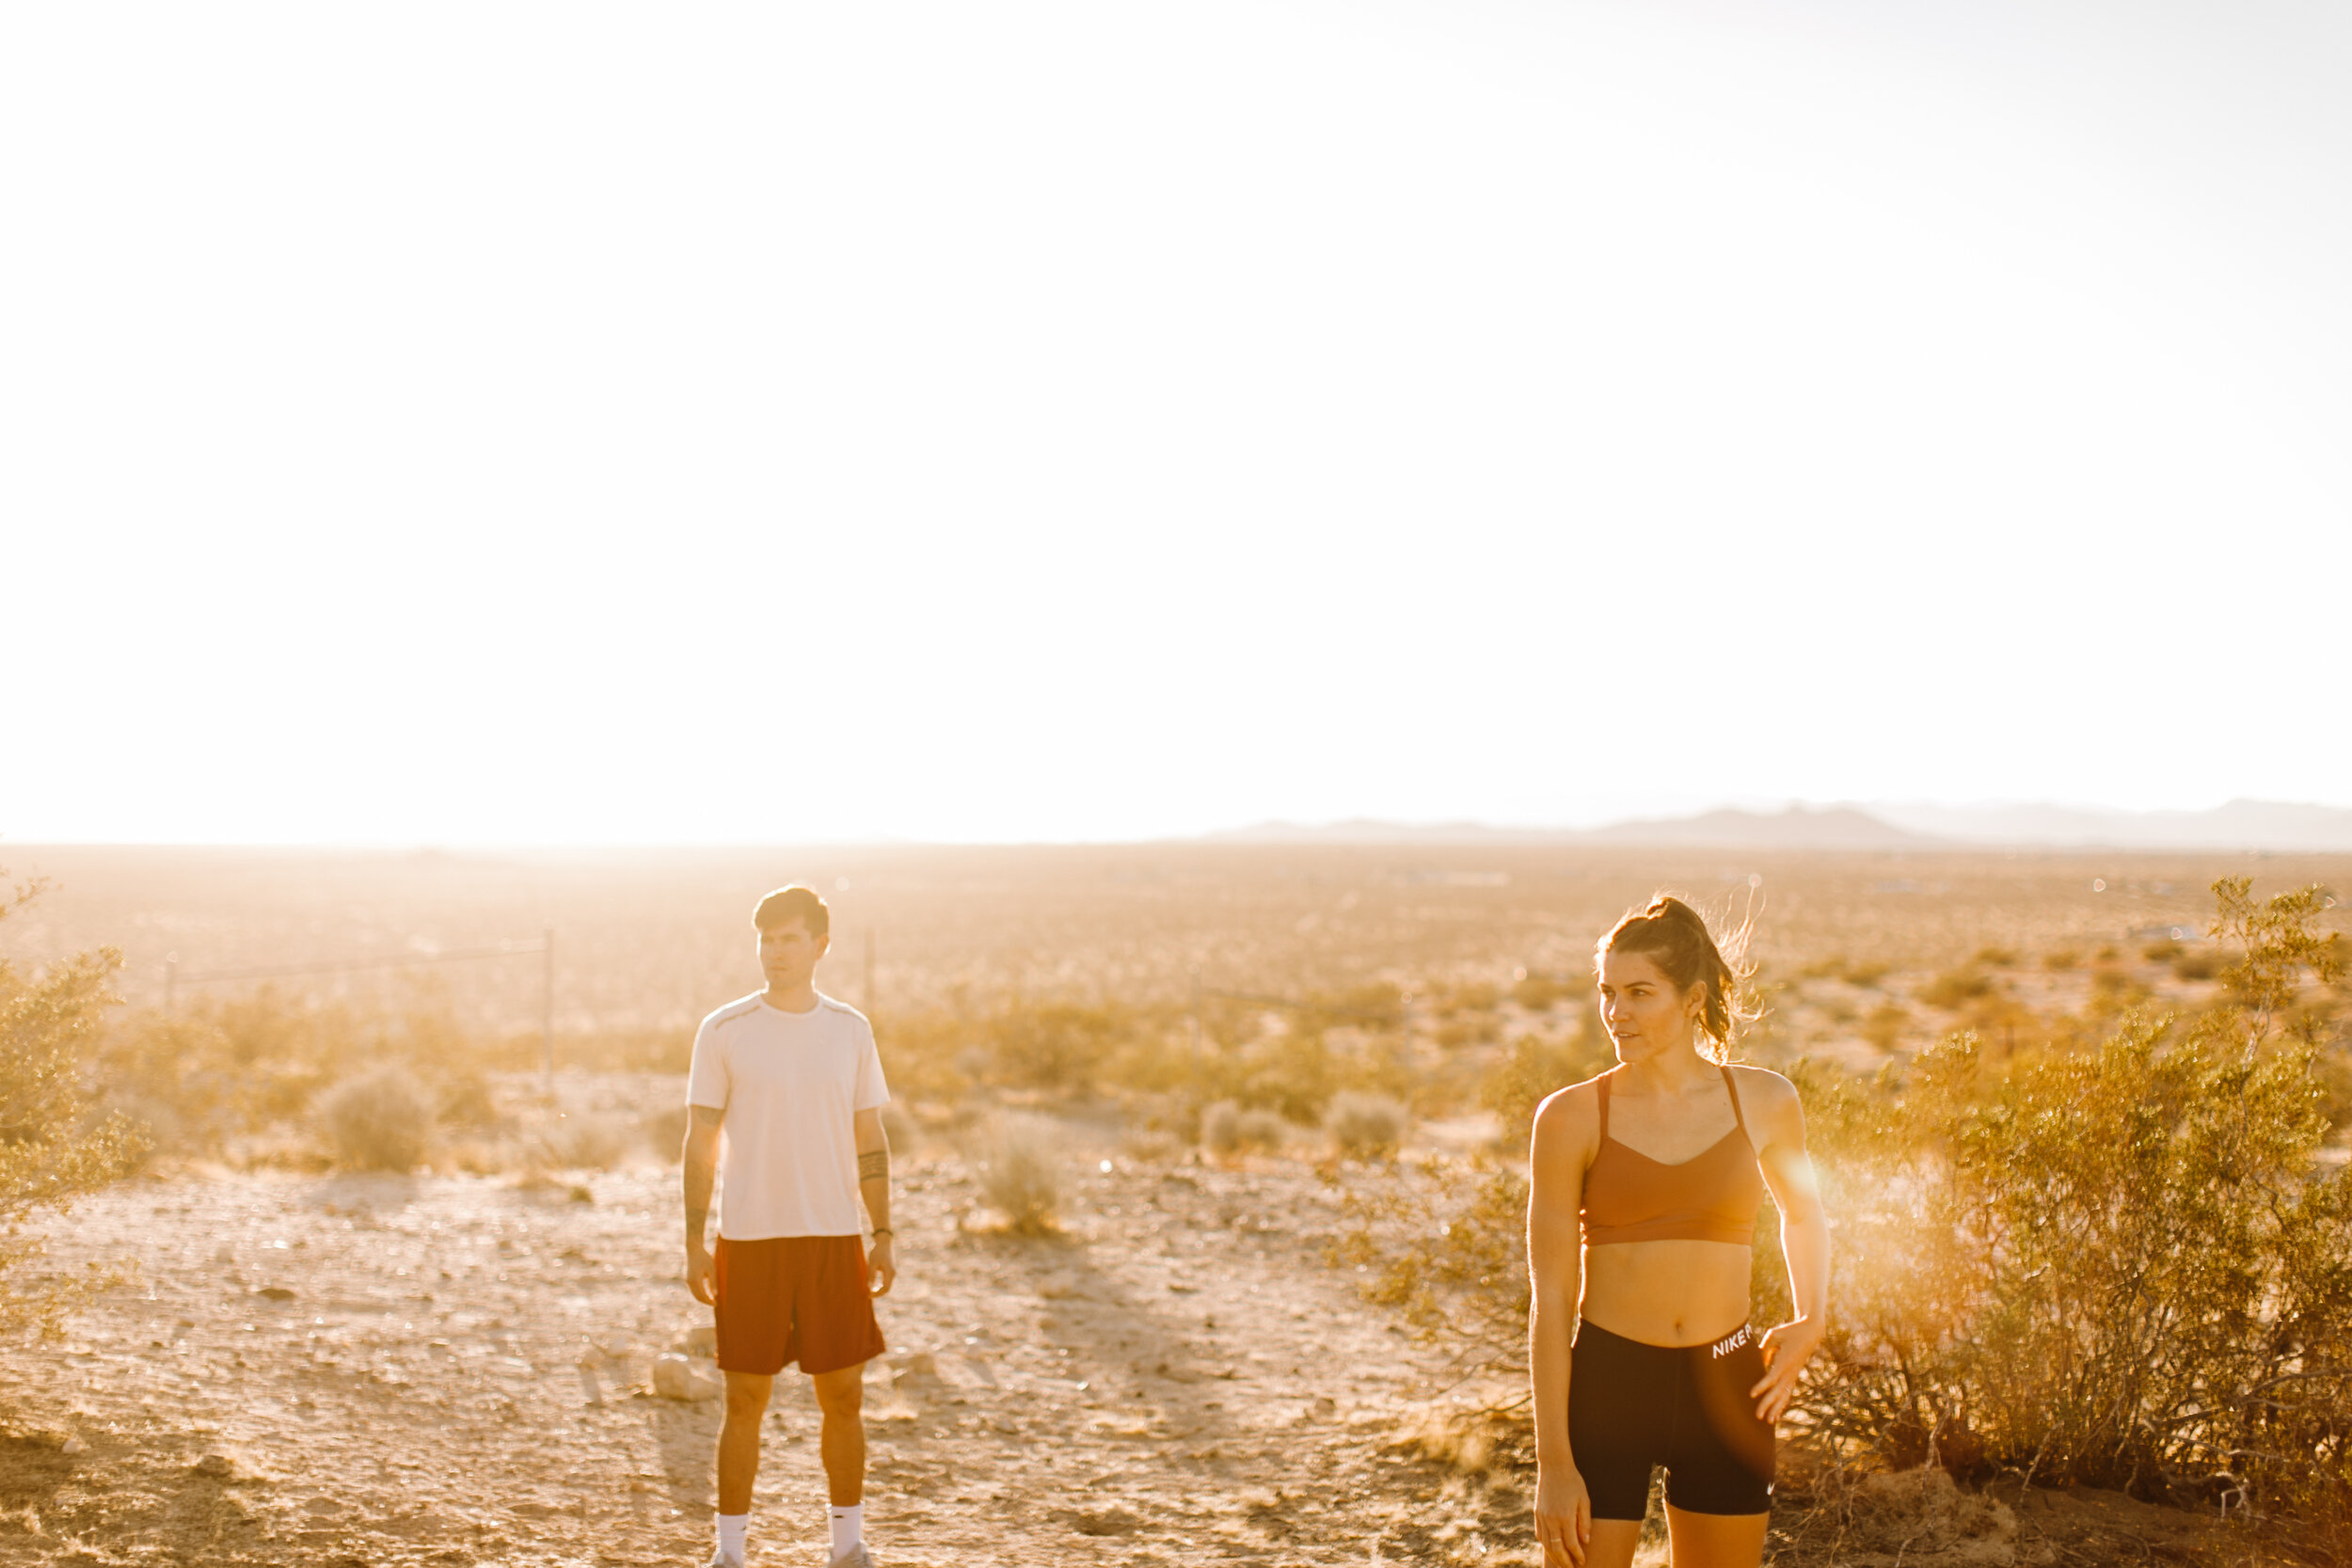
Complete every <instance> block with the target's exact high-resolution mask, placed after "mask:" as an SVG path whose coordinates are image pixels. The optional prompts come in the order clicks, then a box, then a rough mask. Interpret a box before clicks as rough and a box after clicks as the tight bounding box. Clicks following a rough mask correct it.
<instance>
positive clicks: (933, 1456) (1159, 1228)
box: [0, 1127, 2269, 1568]
mask: <svg viewBox="0 0 2352 1568" xmlns="http://www.w3.org/2000/svg"><path fill="white" fill-rule="evenodd" d="M1067 1150H1068V1153H1069V1156H1070V1159H1071V1162H1072V1167H1073V1172H1074V1173H1082V1174H1077V1175H1075V1176H1074V1178H1073V1191H1072V1192H1071V1194H1070V1197H1071V1200H1072V1201H1071V1205H1070V1207H1071V1211H1072V1215H1073V1218H1072V1220H1071V1223H1070V1225H1069V1227H1068V1229H1067V1231H1066V1233H1065V1234H1064V1235H1061V1236H1059V1237H1049V1238H1023V1237H1016V1236H1010V1235H1007V1234H1003V1233H1001V1232H998V1231H993V1230H991V1229H988V1228H986V1227H985V1215H984V1212H982V1211H980V1210H978V1208H977V1202H978V1199H977V1189H976V1188H975V1186H974V1184H973V1182H972V1181H971V1180H970V1179H969V1177H968V1175H967V1173H966V1172H965V1171H964V1169H963V1167H962V1166H961V1164H960V1163H959V1162H958V1161H956V1160H955V1159H954V1158H952V1157H943V1158H939V1159H935V1160H930V1161H916V1162H914V1163H913V1168H912V1170H911V1171H910V1172H909V1174H908V1177H907V1179H906V1180H905V1181H904V1183H903V1187H904V1195H903V1196H902V1198H901V1208H902V1210H903V1212H902V1214H901V1216H900V1224H901V1227H902V1229H903V1233H904V1235H905V1238H906V1253H905V1262H906V1273H905V1275H903V1276H902V1277H901V1280H900V1283H899V1286H898V1290H897V1291H895V1292H894V1293H893V1295H892V1297H891V1298H890V1299H889V1301H888V1302H886V1303H885V1304H884V1308H883V1322H884V1326H885V1330H886V1332H887V1334H888V1336H889V1338H890V1340H891V1345H892V1351H891V1354H890V1355H889V1357H888V1358H887V1359H886V1360H884V1361H879V1362H876V1363H874V1364H873V1366H872V1369H871V1371H870V1374H869V1378H868V1383H867V1401H868V1402H867V1416H868V1432H869V1435H870V1440H871V1445H872V1448H871V1452H872V1471H871V1479H870V1482H869V1487H868V1512H869V1520H870V1524H869V1539H870V1541H871V1544H873V1546H874V1548H875V1550H876V1553H877V1560H878V1561H881V1562H882V1563H885V1564H924V1565H930V1568H948V1565H951V1564H953V1565H961V1564H973V1565H989V1564H998V1563H1003V1564H1011V1563H1046V1564H1098V1563H1120V1564H1137V1565H1144V1564H1164V1565H1171V1568H1172V1565H1176V1564H1206V1563H1228V1562H1260V1563H1269V1564H1311V1563H1341V1562H1345V1563H1379V1562H1443V1563H1465V1564H1467V1563H1486V1562H1496V1563H1500V1562H1529V1561H1532V1560H1534V1559H1533V1550H1532V1546H1531V1545H1530V1539H1531V1538H1530V1535H1529V1532H1528V1530H1527V1528H1526V1524H1525V1519H1526V1507H1527V1499H1526V1497H1525V1495H1524V1494H1523V1493H1522V1492H1521V1491H1520V1490H1519V1488H1518V1484H1516V1483H1515V1480H1514V1475H1515V1472H1514V1471H1513V1470H1512V1469H1511V1468H1510V1466H1508V1465H1499V1466H1497V1467H1496V1468H1495V1469H1493V1470H1470V1471H1466V1470H1464V1469H1461V1468H1459V1467H1457V1466H1456V1465H1453V1464H1450V1463H1447V1462H1444V1461H1443V1460H1441V1459H1439V1458H1437V1457H1433V1456H1432V1454H1431V1452H1430V1450H1429V1449H1427V1448H1425V1447H1424V1446H1423V1445H1422V1444H1420V1443H1418V1442H1416V1441H1415V1435H1416V1433H1420V1432H1422V1431H1425V1430H1426V1429H1427V1425H1428V1421H1429V1418H1430V1416H1431V1415H1432V1413H1433V1411H1435V1410H1436V1409H1437V1408H1438V1405H1437V1404H1436V1403H1434V1402H1433V1401H1432V1394H1433V1390H1434V1389H1435V1387H1436V1386H1437V1384H1438V1382H1440V1381H1442V1379H1441V1377H1440V1376H1438V1375H1436V1372H1437V1370H1436V1369H1434V1368H1432V1366H1431V1365H1430V1363H1429V1361H1428V1359H1427V1354H1426V1353H1425V1352H1423V1351H1422V1350H1421V1349H1420V1348H1419V1347H1418V1346H1416V1345H1414V1344H1413V1343H1412V1342H1411V1341H1410V1340H1408V1339H1407V1338H1406V1336H1405V1335H1404V1334H1403V1333H1402V1332H1401V1330H1400V1329H1399V1327H1398V1325H1397V1324H1396V1323H1395V1322H1394V1321H1393V1320H1392V1319H1391V1318H1389V1317H1388V1316H1386V1315H1385V1314H1382V1313H1379V1312H1376V1311H1375V1310H1373V1309H1371V1308H1368V1307H1365V1306H1364V1305H1363V1304H1362V1303H1361V1302H1360V1301H1359V1300H1358V1299H1357V1297H1356V1294H1355V1291H1354V1287H1353V1281H1352V1279H1351V1278H1350V1277H1349V1276H1348V1275H1344V1274H1341V1273H1334V1272H1332V1271H1331V1270H1330V1269H1329V1268H1328V1267H1327V1266H1326V1264H1325V1262H1324V1253H1323V1248H1322V1236H1323V1234H1324V1233H1325V1232H1327V1230H1328V1228H1329V1227H1330V1226H1331V1225H1332V1224H1333V1223H1334V1220H1335V1211H1336V1197H1335V1195H1334V1193H1333V1191H1332V1189H1331V1188H1330V1187H1329V1186H1328V1185H1327V1183H1326V1182H1325V1181H1324V1180H1321V1178H1320V1177H1318V1175H1317V1174H1316V1173H1315V1171H1314V1170H1313V1169H1312V1168H1311V1166H1310V1165H1308V1164H1305V1163H1303V1162H1299V1161H1295V1160H1288V1159H1279V1158H1267V1159H1260V1160H1256V1161H1252V1162H1248V1163H1247V1164H1242V1165H1235V1166H1220V1165H1216V1164H1200V1163H1197V1162H1194V1161H1192V1160H1190V1159H1189V1158H1185V1159H1177V1160H1172V1161H1146V1160H1137V1159H1136V1158H1133V1157H1131V1156H1130V1155H1128V1154H1126V1153H1124V1152H1122V1151H1121V1150H1120V1148H1119V1147H1118V1146H1117V1145H1116V1144H1115V1143H1113V1142H1112V1141H1111V1140H1109V1139H1108V1138H1107V1137H1105V1136H1104V1135H1102V1134H1101V1132H1099V1130H1093V1129H1089V1128H1085V1127H1073V1128H1072V1129H1071V1132H1070V1141H1069V1144H1068V1146H1067ZM1104 1161H1108V1162H1109V1163H1110V1165H1111V1168H1110V1169H1109V1170H1107V1171H1105V1170H1103V1169H1101V1164H1102V1163H1103V1162H1104ZM674 1211H675V1174H674V1173H672V1172H667V1171H661V1170H657V1169H646V1168H640V1169H638V1170H634V1171H628V1172H621V1173H615V1174H611V1175H606V1176H601V1177H597V1178H595V1179H594V1180H593V1181H592V1182H590V1183H588V1184H586V1185H585V1186H584V1187H583V1188H582V1189H580V1190H577V1191H576V1190H573V1189H571V1188H568V1187H566V1186H565V1185H563V1184H554V1185H532V1184H525V1183H521V1182H517V1181H516V1180H511V1179H498V1178H483V1177H466V1176H451V1177H395V1176H373V1177H358V1176H326V1177H306V1176H298V1175H293V1174H288V1173H283V1172H263V1173H237V1174H232V1173H226V1172H214V1173H209V1174H195V1175H182V1176H179V1177H176V1178H173V1179H171V1180H139V1181H135V1182H133V1183H131V1184H128V1185H126V1186H123V1187H121V1188H119V1189H117V1190H115V1191H113V1192H111V1193H109V1194H107V1195H105V1196H102V1197H101V1198H99V1199H97V1200H95V1201H92V1202H89V1203H87V1204H85V1205H84V1206H83V1207H82V1208H81V1209H79V1210H78V1211H77V1212H76V1213H75V1215H74V1216H73V1217H72V1221H71V1222H70V1224H69V1225H67V1226H65V1227H60V1229H59V1233H58V1237H57V1241H56V1249H55V1257H56V1259H58V1260H60V1261H63V1262H66V1263H69V1264H74V1265H77V1266H78V1264H79V1263H80V1261H81V1260H82V1259H116V1258H121V1257H123V1256H126V1255H129V1256H135V1257H136V1258H137V1259H139V1260H140V1263H141V1268H140V1272H139V1275H138V1277H137V1278H136V1279H135V1280H134V1281H133V1282H131V1283H130V1284H128V1285H127V1286H126V1287H124V1288H123V1289H121V1290H119V1291H115V1292H113V1293H112V1294H110V1295H109V1296H107V1297H106V1298H105V1299H104V1300H103V1302H102V1303H101V1304H100V1305H99V1306H98V1307H95V1308H94V1309H92V1310H90V1311H87V1312H86V1313H84V1314H82V1315H81V1316H80V1317H78V1318H77V1319H76V1320H75V1322H74V1324H73V1328H72V1334H71V1336H70V1338H68V1340H67V1341H66V1342H65V1343H64V1344H62V1345H59V1346H54V1347H49V1348H46V1349H39V1350H29V1349H12V1350H11V1352H10V1354H9V1355H8V1360H7V1362H6V1363H5V1367H0V1564H6V1565H19V1564H24V1565H30V1564H42V1565H56V1568H68V1565H70V1568H117V1565H125V1568H127V1565H132V1564H193V1565H212V1564H221V1565H231V1564H256V1565H259V1564H290V1565H291V1564H302V1565H318V1568H411V1565H415V1568H421V1565H426V1564H432V1565H449V1568H491V1565H499V1568H508V1565H512V1568H523V1565H526V1564H528V1565H534V1568H537V1565H547V1568H574V1565H578V1568H588V1565H598V1568H655V1565H664V1568H666V1565H672V1564H679V1565H691V1568H699V1565H700V1564H702V1563H703V1562H705V1561H706V1560H707V1557H708V1552H709V1545H708V1542H709V1530H710V1525H709V1512H710V1499H711V1492H710V1470H709V1458H710V1449H711V1444H712V1441H713V1439H714V1437H715V1435H716V1433H717V1429H718V1406H717V1403H716V1402H715V1401H708V1400H705V1401H688V1402H680V1401H675V1400H672V1399H666V1398H661V1397H659V1396H657V1395H655V1394H654V1393H653V1392H652V1391H651V1388H650V1386H649V1385H650V1382H651V1377H650V1373H651V1370H652V1366H653V1363H654V1360H655V1358H656V1356H658V1355H659V1354H662V1353H663V1352H665V1351H668V1350H671V1349H672V1348H673V1347H675V1346H680V1345H684V1344H688V1343H689V1342H690V1336H691V1332H692V1330H693V1329H694V1327H695V1326H696V1325H697V1324H698V1323H704V1322H707V1315H706V1314H704V1313H703V1312H702V1310H701V1309H699V1308H697V1307H694V1305H693V1304H692V1303H691V1300H689V1299H688V1298H687V1296H686V1294H685V1291H684V1289H683V1287H682V1285H681V1284H680V1283H679V1282H678V1263H677V1257H676V1253H677V1243H676V1232H677V1225H676V1220H675V1213H674ZM960 1220H961V1221H963V1222H966V1223H965V1224H963V1225H961V1226H960ZM700 1365H702V1366H705V1367H707V1362H706V1363H701V1364H700ZM816 1435H817V1418H816V1412H815V1409H814V1406H813V1404H812V1403H811V1402H810V1401H809V1399H808V1397H807V1395H806V1392H805V1386H804V1385H802V1386H795V1387H792V1388H791V1389H790V1390H789V1391H788V1392H780V1395H779V1398H778V1401H777V1403H776V1405H775V1407H774V1408H773V1409H772V1410H771V1416H770V1421H769V1428H768V1444H767V1450H766V1455H765V1460H764V1464H763V1469H762V1480H761V1485H760V1489H759V1494H758V1502H757V1513H756V1515H755V1540H754V1552H753V1561H754V1562H755V1563H763V1564H783V1563H812V1564H814V1563H820V1562H822V1561H823V1560H824V1552H825V1546H824V1534H823V1524H822V1513H821V1507H820V1501H819V1499H820V1490H819V1489H820V1487H821V1477H820V1474H819V1471H818V1465H817V1459H816V1453H815V1440H816ZM1917 1473H1918V1474H1923V1473H1924V1472H1917ZM1519 1476H1520V1479H1523V1473H1519ZM2009 1501H2010V1504H2011V1505H2013V1513H2012V1515H2011V1523H2010V1524H2006V1525H2004V1527H2003V1530H2002V1531H2001V1532H1997V1533H1992V1534H1987V1535H1985V1536H1984V1537H1983V1538H1982V1539H1976V1538H1971V1540H1970V1541H1968V1542H1963V1547H1965V1551H1964V1553H1963V1555H1961V1556H1948V1557H1947V1556H1946V1555H1944V1554H1941V1553H1935V1554H1928V1555H1922V1554H1921V1553H1920V1552H1918V1551H1916V1550H1914V1551H1913V1552H1912V1553H1910V1554H1909V1556H1907V1557H1906V1556H1904V1555H1903V1554H1902V1553H1901V1552H1900V1550H1899V1549H1898V1550H1897V1551H1896V1552H1895V1554H1894V1555H1892V1556H1890V1555H1889V1554H1888V1553H1887V1552H1885V1551H1883V1550H1879V1551H1871V1550H1866V1549H1864V1548H1867V1547H1871V1546H1879V1547H1884V1546H1889V1545H1897V1546H1899V1544H1898V1543H1895V1542H1891V1541H1872V1540H1870V1539H1868V1538H1867V1537H1863V1536H1852V1537H1842V1538H1841V1537H1839V1536H1838V1535H1837V1534H1836V1532H1832V1534H1831V1536H1830V1539H1831V1540H1832V1541H1833V1542H1840V1543H1841V1544H1842V1547H1843V1548H1844V1549H1841V1546H1840V1545H1832V1546H1831V1547H1830V1549H1829V1550H1827V1551H1823V1550H1821V1549H1820V1541H1819V1539H1818V1536H1819V1532H1818V1531H1811V1532H1808V1531H1804V1530H1799V1531H1798V1533H1799V1534H1800V1535H1810V1536H1813V1537H1815V1539H1811V1540H1800V1541H1797V1542H1795V1543H1792V1544H1781V1545H1779V1546H1778V1547H1777V1549H1776V1552H1775V1560H1778V1561H1780V1562H1782V1563H1787V1564H1796V1563H1804V1564H1813V1563H1824V1562H1835V1563H1844V1564H1847V1565H1849V1568H1888V1565H1889V1564H1893V1563H1897V1562H1904V1563H1910V1564H1914V1565H1916V1564H1941V1563H1947V1562H1950V1563H1958V1562H1962V1561H1965V1562H1967V1563H1969V1564H1972V1565H1974V1568H1984V1565H1987V1564H1994V1565H1997V1564H2015V1563H2025V1564H2047V1565H2057V1564H2066V1565H2069V1568H2072V1565H2076V1564H2097V1563H2110V1562H2113V1563H2125V1562H2131V1563H2139V1562H2148V1561H2159V1560H2161V1561H2180V1562H2212V1563H2215V1564H2219V1563H2221V1562H2224V1561H2238V1560H2269V1559H2267V1558H2256V1559H2248V1558H2245V1557H2243V1556H2242V1549H2243V1545H2244V1544H2243V1543H2240V1542H2235V1541H2233V1540H2232V1539H2230V1538H2228V1537H2226V1536H2225V1535H2218V1534H2216V1533H2214V1530H2213V1528H2212V1527H2211V1526H2210V1525H2209V1524H2207V1523H2205V1522H2202V1521H2200V1520H2197V1519H2194V1518H2191V1517H2190V1516H2188V1515H2185V1514H2179V1513H2173V1512H2171V1511H2168V1510H2161V1509H2153V1508H2148V1507H2145V1506H2143V1505H2140V1504H2137V1503H2132V1502H2130V1501H2128V1500H2126V1499H2123V1498H2121V1497H2114V1496H2112V1495H2106V1494H2090V1495H2072V1496H2067V1495H2053V1494H2034V1495H2030V1496H2026V1497H2014V1496H2012V1497H2010V1499H2009ZM1784 1512H1787V1511H1786V1510H1785V1511H1784ZM1662 1560H1663V1559H1662V1553H1661V1551H1660V1550H1658V1548H1657V1546H1656V1545H1655V1544H1653V1545H1652V1546H1650V1547H1647V1548H1645V1553H1644V1559H1643V1561H1644V1562H1645V1564H1646V1565H1650V1568H1656V1565H1657V1564H1659V1563H1661V1562H1662Z"/></svg>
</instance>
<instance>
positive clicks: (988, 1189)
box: [972, 1111, 1062, 1236]
mask: <svg viewBox="0 0 2352 1568" xmlns="http://www.w3.org/2000/svg"><path fill="white" fill-rule="evenodd" d="M1060 1143H1061V1134H1060V1132H1059V1130H1058V1129H1057V1128H1056V1126H1055V1125H1054V1123H1053V1122H1051V1121H1049V1120H1047V1119H1046V1118H1045V1117H1038V1116H1031V1115H1028V1114H1026V1113H1024V1112H1019V1111H1009V1112H1006V1113H1004V1114H1003V1115H1001V1116H999V1117H996V1118H994V1119H993V1121H991V1122H990V1123H989V1124H988V1126H987V1127H986V1129H985V1130H984V1131H983V1132H981V1134H980V1135H979V1137H978V1138H977V1140H976V1141H975V1143H974V1146H973V1150H972V1157H973V1164H975V1166H976V1167H977V1174H978V1177H979V1182H980V1193H981V1196H984V1197H986V1198H987V1199H988V1206H989V1207H990V1208H991V1209H993V1210H994V1211H996V1212H997V1213H998V1214H999V1215H1001V1216H1002V1217H1003V1219H1004V1222H1005V1227H1006V1228H1007V1229H1009V1230H1011V1231H1013V1232H1014V1233H1015V1234H1018V1235H1023V1236H1041V1235H1046V1234H1048V1233H1050V1232H1052V1231H1054V1230H1057V1229H1058V1228H1059V1227H1060V1211H1061V1174H1062V1173H1061V1161H1060V1159H1059V1157H1058V1155H1057V1153H1056V1150H1057V1148H1058V1146H1059V1144H1060Z"/></svg>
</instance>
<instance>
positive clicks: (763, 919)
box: [752, 882, 833, 937]
mask: <svg viewBox="0 0 2352 1568" xmlns="http://www.w3.org/2000/svg"><path fill="white" fill-rule="evenodd" d="M792 920H798V921H799V922H801V924H802V925H803V927H806V929H807V931H808V934H809V935H810V936H813V937H821V936H825V935H828V934H830V933H831V931H832V930H833V911H831V910H828V909H826V908H825V901H824V900H823V899H822V898H819V897H818V896H817V890H816V889H815V888H813V887H803V886H802V885H801V884H800V883H798V882H795V883H793V884H792V885H791V886H790V887H780V888H778V889H776V891H775V892H773V893H771V894H770V895H768V896H767V897H765V898H762V899H761V900H760V901H759V908H757V909H755V910H754V911H752V924H753V925H755V926H756V927H759V928H760V929H761V930H763V931H764V930H766V929H767V928H768V927H771V926H782V925H784V924H785V923H787V921H792Z"/></svg>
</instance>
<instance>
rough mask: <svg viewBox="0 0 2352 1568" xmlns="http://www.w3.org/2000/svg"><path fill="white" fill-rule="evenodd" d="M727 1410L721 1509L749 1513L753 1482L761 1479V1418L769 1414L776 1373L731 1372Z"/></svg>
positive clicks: (722, 1434) (723, 1429)
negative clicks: (770, 1374) (769, 1375)
mask: <svg viewBox="0 0 2352 1568" xmlns="http://www.w3.org/2000/svg"><path fill="white" fill-rule="evenodd" d="M726 1378H727V1414H726V1419H725V1421H724V1422H723V1424H722V1425H721V1426H720V1428H719V1512H720V1513H750V1512H751V1511H752V1483H753V1482H754V1481H757V1480H758V1479H759V1418H760V1417H762V1416H764V1415H766V1414H767V1411H768V1395H769V1391H770V1390H771V1389H772V1388H774V1387H775V1385H776V1380H775V1379H774V1378H772V1377H761V1376H760V1375H759V1374H758V1373H757V1372H729V1373H727V1374H726Z"/></svg>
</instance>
